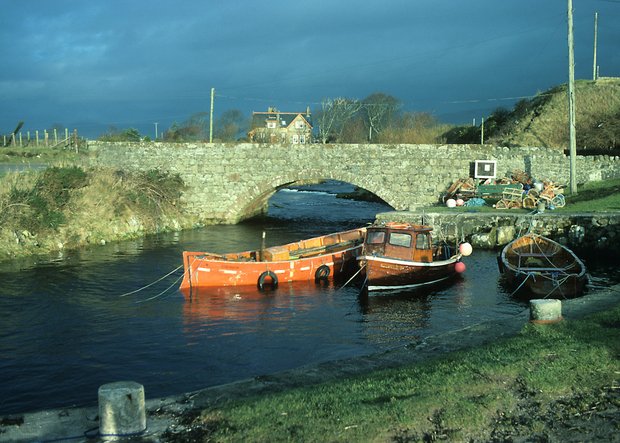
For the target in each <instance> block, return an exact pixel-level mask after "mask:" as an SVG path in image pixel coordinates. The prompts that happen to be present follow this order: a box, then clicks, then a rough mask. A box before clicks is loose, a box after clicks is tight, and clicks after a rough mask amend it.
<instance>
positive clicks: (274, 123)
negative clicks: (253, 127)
mask: <svg viewBox="0 0 620 443" xmlns="http://www.w3.org/2000/svg"><path fill="white" fill-rule="evenodd" d="M267 127H268V128H269V129H275V127H276V122H267Z"/></svg>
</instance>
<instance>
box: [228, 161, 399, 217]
mask: <svg viewBox="0 0 620 443" xmlns="http://www.w3.org/2000/svg"><path fill="white" fill-rule="evenodd" d="M320 180H337V181H341V182H345V183H350V184H351V185H353V186H357V187H360V188H362V189H365V190H367V191H368V192H371V193H373V194H374V195H376V196H377V197H379V198H381V199H382V200H384V201H385V202H386V203H387V204H389V205H391V203H390V202H389V201H388V200H386V199H385V198H384V195H381V194H379V193H378V192H375V191H374V190H373V189H372V186H371V187H370V189H369V187H368V185H366V186H365V184H364V183H363V180H360V178H359V177H357V176H355V175H354V174H349V173H337V172H333V173H332V172H330V173H325V172H323V171H318V170H306V171H299V172H297V173H291V174H287V175H282V176H277V177H274V178H272V179H270V180H266V181H263V182H261V183H257V184H256V185H254V186H252V187H251V188H250V189H248V190H247V192H244V193H242V195H240V196H239V197H238V199H237V201H236V202H235V203H234V204H233V205H232V207H231V208H230V210H231V211H234V212H236V215H235V216H232V217H231V218H234V219H236V220H239V221H240V220H243V219H245V218H248V217H252V216H253V215H257V214H259V213H260V212H261V211H263V210H264V209H265V208H266V207H267V204H268V201H269V198H271V196H272V195H273V194H275V193H276V192H277V191H278V190H280V189H282V188H286V187H288V186H292V185H294V184H296V183H303V182H308V181H310V182H311V181H320ZM231 215H232V214H231Z"/></svg>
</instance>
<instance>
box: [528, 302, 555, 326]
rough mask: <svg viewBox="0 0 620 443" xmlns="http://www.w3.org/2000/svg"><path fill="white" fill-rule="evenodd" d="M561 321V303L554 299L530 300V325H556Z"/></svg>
mask: <svg viewBox="0 0 620 443" xmlns="http://www.w3.org/2000/svg"><path fill="white" fill-rule="evenodd" d="M560 320H562V302H561V301H560V300H555V299H535V300H530V321H531V322H532V323H542V324H545V323H556V322H559V321H560Z"/></svg>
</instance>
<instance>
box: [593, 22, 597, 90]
mask: <svg viewBox="0 0 620 443" xmlns="http://www.w3.org/2000/svg"><path fill="white" fill-rule="evenodd" d="M597 41H598V12H595V13H594V61H593V63H592V80H596V78H597V75H596V74H597V72H596V45H597Z"/></svg>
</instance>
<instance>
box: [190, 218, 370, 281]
mask: <svg viewBox="0 0 620 443" xmlns="http://www.w3.org/2000/svg"><path fill="white" fill-rule="evenodd" d="M365 233H366V228H357V229H352V230H349V231H343V232H337V233H333V234H328V235H323V236H321V237H315V238H310V239H307V240H300V241H298V242H294V243H289V244H286V245H280V246H271V247H269V248H263V249H258V250H255V251H245V252H235V253H229V254H213V253H209V252H188V251H184V252H183V266H184V269H185V273H184V275H183V281H182V282H181V287H180V289H181V290H182V291H187V290H191V289H198V288H207V287H218V286H258V288H259V289H261V290H262V289H264V288H266V287H268V286H270V287H272V288H275V287H277V286H278V284H279V283H284V282H292V281H304V280H305V281H311V280H315V281H321V280H329V279H334V278H341V277H345V276H346V275H347V274H348V273H351V272H352V271H353V272H354V271H355V269H356V259H357V256H358V255H359V254H360V252H361V250H362V243H363V241H364V235H365Z"/></svg>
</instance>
